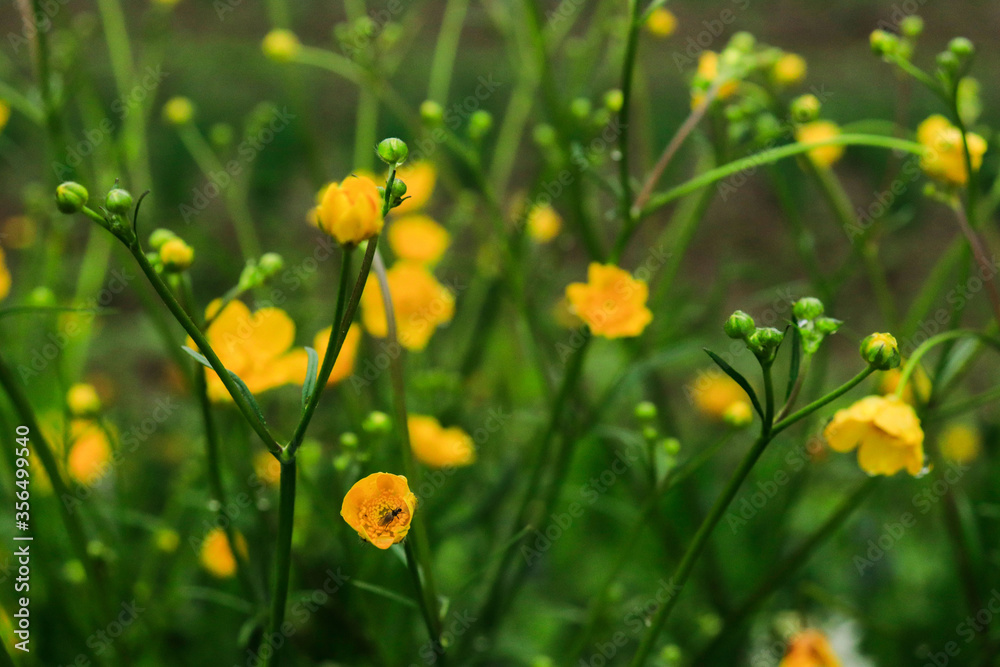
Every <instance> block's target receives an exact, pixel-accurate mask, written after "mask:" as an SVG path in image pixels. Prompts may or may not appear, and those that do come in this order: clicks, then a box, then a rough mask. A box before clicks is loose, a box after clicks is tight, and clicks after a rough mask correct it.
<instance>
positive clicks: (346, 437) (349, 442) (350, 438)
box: [340, 431, 358, 449]
mask: <svg viewBox="0 0 1000 667" xmlns="http://www.w3.org/2000/svg"><path fill="white" fill-rule="evenodd" d="M340 446H341V447H346V448H347V449H353V448H355V447H357V446H358V436H357V435H355V434H354V433H351V432H350V431H348V432H347V433H341V434H340Z"/></svg>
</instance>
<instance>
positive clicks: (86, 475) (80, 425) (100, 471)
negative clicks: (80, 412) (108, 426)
mask: <svg viewBox="0 0 1000 667" xmlns="http://www.w3.org/2000/svg"><path fill="white" fill-rule="evenodd" d="M69 426H70V442H72V446H71V447H70V450H69V457H68V458H67V459H66V471H67V472H68V473H69V476H70V477H71V478H72V479H74V480H76V481H77V482H79V483H80V484H84V485H91V484H94V483H95V482H97V481H98V480H99V479H101V477H103V476H104V475H105V474H107V471H108V465H109V464H110V462H111V444H110V443H109V442H108V434H107V433H106V432H105V430H104V428H102V427H101V425H100V424H98V423H97V422H96V421H92V420H89V419H74V420H73V421H71V422H70V425H69Z"/></svg>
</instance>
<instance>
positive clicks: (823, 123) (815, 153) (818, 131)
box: [795, 120, 844, 168]
mask: <svg viewBox="0 0 1000 667" xmlns="http://www.w3.org/2000/svg"><path fill="white" fill-rule="evenodd" d="M839 135H840V127H839V126H838V125H837V124H836V123H834V122H832V121H829V120H814V121H813V122H811V123H806V124H805V125H800V126H799V127H798V129H796V130H795V140H796V141H798V142H799V143H802V144H810V143H813V142H815V141H825V140H827V139H833V138H834V137H837V136H839ZM843 154H844V147H843V146H837V145H834V146H820V147H819V148H814V149H812V150H811V151H809V152H808V153H807V155H808V156H809V159H810V160H812V161H813V164H815V165H816V166H817V167H824V168H825V167H830V166H832V165H833V163H835V162H836V161H837V160H839V159H840V157H841V156H842V155H843Z"/></svg>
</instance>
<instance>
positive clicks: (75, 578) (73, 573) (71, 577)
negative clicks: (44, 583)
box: [62, 558, 87, 584]
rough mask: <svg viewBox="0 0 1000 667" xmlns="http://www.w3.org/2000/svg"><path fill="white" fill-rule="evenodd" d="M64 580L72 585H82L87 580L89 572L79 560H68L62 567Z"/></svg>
mask: <svg viewBox="0 0 1000 667" xmlns="http://www.w3.org/2000/svg"><path fill="white" fill-rule="evenodd" d="M62 576H63V579H65V580H66V581H68V582H69V583H71V584H82V583H83V582H85V581H86V580H87V570H86V569H85V568H84V567H83V563H81V562H80V561H79V560H77V559H75V558H74V559H73V560H68V561H66V564H65V565H63V567H62Z"/></svg>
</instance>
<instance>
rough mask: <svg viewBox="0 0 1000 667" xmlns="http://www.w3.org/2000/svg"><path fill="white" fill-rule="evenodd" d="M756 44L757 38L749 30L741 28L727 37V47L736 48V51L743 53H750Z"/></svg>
mask: <svg viewBox="0 0 1000 667" xmlns="http://www.w3.org/2000/svg"><path fill="white" fill-rule="evenodd" d="M756 45H757V38H756V37H754V36H753V35H751V34H750V33H749V32H747V31H745V30H741V31H740V32H737V33H736V34H734V35H733V36H732V37H731V38H730V39H729V44H728V45H727V48H730V49H736V50H737V51H742V52H743V53H750V51H752V50H753V47H754V46H756Z"/></svg>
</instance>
